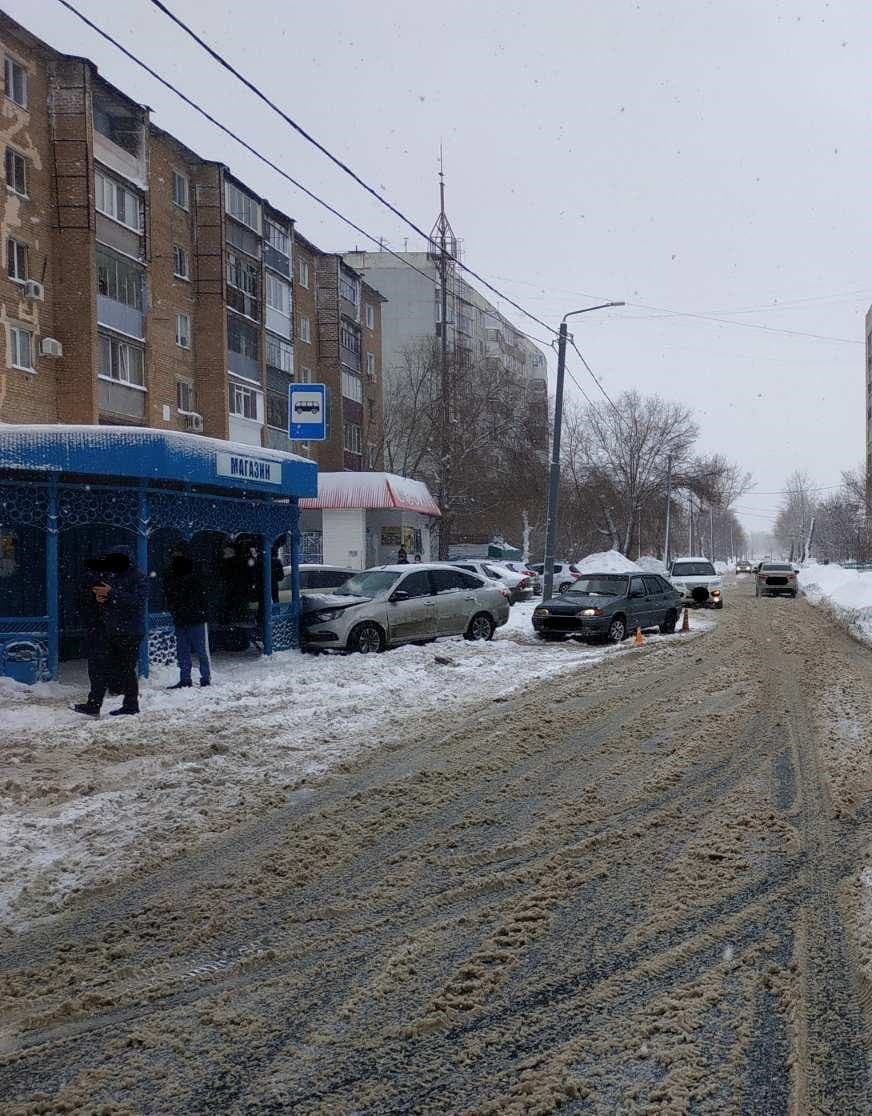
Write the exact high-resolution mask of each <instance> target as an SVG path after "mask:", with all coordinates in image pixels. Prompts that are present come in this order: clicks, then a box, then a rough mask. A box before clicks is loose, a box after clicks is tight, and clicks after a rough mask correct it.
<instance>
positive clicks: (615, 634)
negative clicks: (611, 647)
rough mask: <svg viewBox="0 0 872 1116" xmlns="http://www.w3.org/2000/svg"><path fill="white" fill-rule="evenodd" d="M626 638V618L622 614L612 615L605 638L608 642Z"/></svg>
mask: <svg viewBox="0 0 872 1116" xmlns="http://www.w3.org/2000/svg"><path fill="white" fill-rule="evenodd" d="M626 638H627V620H626V617H624V616H622V615H618V616H613V617H612V622H611V623H610V624H609V631H608V635H607V636H606V639H607V640H608V641H609V643H623V642H624V640H625V639H626Z"/></svg>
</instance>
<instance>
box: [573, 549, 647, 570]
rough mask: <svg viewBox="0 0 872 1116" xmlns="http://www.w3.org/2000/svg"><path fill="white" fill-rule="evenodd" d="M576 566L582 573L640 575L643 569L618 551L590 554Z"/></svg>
mask: <svg viewBox="0 0 872 1116" xmlns="http://www.w3.org/2000/svg"><path fill="white" fill-rule="evenodd" d="M575 566H576V569H578V570H579V571H580V572H581V573H638V572H639V571H640V570H641V569H642V567H641V566H637V565H636V563H635V562H633V561H631V560H630V559H629V558H627V557H625V556H624V555H623V554H620V553H619V552H618V551H617V550H603V551H601V552H600V553H599V554H588V556H587V557H586V558H582V560H581V561H580V562H576V563H575Z"/></svg>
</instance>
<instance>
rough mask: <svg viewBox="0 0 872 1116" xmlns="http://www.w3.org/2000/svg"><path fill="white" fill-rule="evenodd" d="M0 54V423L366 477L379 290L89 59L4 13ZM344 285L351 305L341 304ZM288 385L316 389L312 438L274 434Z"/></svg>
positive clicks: (373, 462) (374, 442) (374, 423)
mask: <svg viewBox="0 0 872 1116" xmlns="http://www.w3.org/2000/svg"><path fill="white" fill-rule="evenodd" d="M0 49H2V52H3V57H4V67H5V98H4V111H3V113H2V116H0V134H2V142H3V146H4V159H5V174H6V191H5V194H4V195H2V196H0V210H2V213H0V225H2V242H3V251H4V254H5V264H6V266H5V267H4V268H3V270H2V274H0V324H2V326H3V330H4V334H5V348H6V359H5V361H4V362H3V367H2V369H0V422H5V423H34V422H36V423H83V424H103V425H114V426H118V425H134V426H149V427H155V428H158V429H165V430H180V431H186V432H189V433H195V434H205V435H210V436H212V437H215V438H222V439H230V440H232V441H235V442H241V443H245V444H247V445H252V446H264V447H269V448H272V449H278V450H283V451H292V452H297V453H302V454H303V455H304V456H308V457H310V458H312V459H313V460H315V461H317V462H318V463H319V464H322V463H325V462H329V467H330V468H332V469H345V468H348V469H356V470H359V469H365V468H378V467H380V464H381V458H380V446H381V433H380V431H381V421H382V420H381V416H382V401H381V350H380V343H381V330H380V318H381V308H382V303H383V301H384V300H383V299H382V298H381V297H380V296H379V295H378V293H377V292H375V291H373V290H372V289H371V288H369V287H367V285H366V284H365V283H363V282H362V280H361V277H360V276H359V275H354V274H353V273H352V272H351V269H349V268H347V267H346V266H345V265H344V264H343V263H342V261H341V260H340V259H339V257H337V256H329V255H327V254H325V253H323V252H321V251H320V250H318V249H317V248H315V246H314V245H311V244H310V243H309V242H308V241H306V240H305V239H304V238H302V237H298V236H297V235H296V233H295V228H294V221H293V220H292V218H291V217H289V216H288V215H287V214H286V213H284V212H282V210H281V209H279V208H277V207H276V206H275V205H272V204H271V203H270V202H269V201H268V200H267V199H265V198H263V197H261V196H259V195H258V194H257V193H256V192H255V191H253V190H251V189H249V188H248V187H247V186H246V184H245V183H244V182H242V181H240V180H239V179H238V178H236V177H235V176H234V175H233V174H232V173H231V172H230V170H229V169H228V168H227V167H225V166H223V165H222V164H220V163H218V162H215V161H210V160H207V159H204V158H202V157H201V156H200V155H198V154H197V153H195V152H193V151H191V150H190V149H189V148H187V147H186V146H185V145H184V144H182V143H181V142H180V141H179V140H177V139H175V138H174V137H173V136H172V135H170V134H169V133H168V132H166V131H164V130H162V129H161V128H158V127H157V126H155V125H154V123H153V122H152V121H151V120H150V119H149V112H148V109H147V108H146V107H144V106H142V105H139V104H137V103H136V102H134V101H132V100H130V98H128V97H127V96H125V94H124V93H123V92H122V91H120V90H118V89H116V88H114V87H113V86H111V85H109V84H108V83H107V82H105V81H104V80H103V79H102V78H101V77H100V75H99V74H98V72H97V70H96V67H94V65H93V64H92V63H90V62H89V61H88V60H86V59H81V58H70V57H66V56H64V55H62V54H59V53H58V52H56V51H54V50H53V49H52V48H50V47H49V46H48V45H47V44H45V43H43V42H41V41H40V40H38V39H36V38H35V37H34V36H32V35H30V34H29V33H28V32H27V31H26V30H25V29H24V28H22V27H20V26H19V25H18V24H16V23H14V21H12V20H10V19H9V18H8V17H6V16H3V15H0ZM322 282H323V284H324V286H323V290H322V288H321V283H322ZM352 289H353V290H354V292H355V297H356V298H357V303H356V304H355V303H353V302H351V301H350V300H348V299H344V298H341V297H340V292H341V291H342V292H346V293H349V292H350V291H351V290H352ZM369 322H371V323H372V325H371V327H370V328H369V329H368V331H367V323H369ZM345 341H348V342H349V343H350V345H351V347H350V348H348V349H347V351H346V348H344V347H343V342H345ZM377 346H378V348H376V347H377ZM295 380H304V381H309V382H324V383H327V384H328V387H329V389H330V398H331V413H332V422H331V426H330V437H329V440H328V441H327V442H324V443H320V444H314V443H313V444H311V445H309V444H305V443H303V444H301V443H297V442H294V443H292V442H291V441H290V440H289V439H288V434H287V431H288V390H289V387H290V385H291V384H292V383H293V382H294V381H295ZM345 391H347V392H348V395H346V394H345Z"/></svg>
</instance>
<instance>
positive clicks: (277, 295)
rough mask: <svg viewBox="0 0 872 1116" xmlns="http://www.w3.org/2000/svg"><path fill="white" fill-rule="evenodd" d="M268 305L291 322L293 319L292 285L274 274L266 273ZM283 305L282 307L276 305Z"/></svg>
mask: <svg viewBox="0 0 872 1116" xmlns="http://www.w3.org/2000/svg"><path fill="white" fill-rule="evenodd" d="M265 285H266V304H267V306H269V307H270V309H272V310H275V312H276V313H277V314H281V315H282V317H283V318H287V319H288V320H289V321H290V317H291V284H290V283H289V282H288V280H287V279H282V278H281V276H279V275H274V274H273V272H271V271H267V273H266V284H265ZM279 302H280V303H281V305H280V306H278V305H276V303H279Z"/></svg>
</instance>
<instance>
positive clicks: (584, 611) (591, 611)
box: [578, 608, 603, 616]
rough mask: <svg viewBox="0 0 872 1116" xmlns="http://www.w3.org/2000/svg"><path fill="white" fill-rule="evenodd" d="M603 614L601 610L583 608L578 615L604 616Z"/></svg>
mask: <svg viewBox="0 0 872 1116" xmlns="http://www.w3.org/2000/svg"><path fill="white" fill-rule="evenodd" d="M602 614H603V610H602V609H601V608H583V609H581V610H580V612H579V613H578V615H579V616H602Z"/></svg>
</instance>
